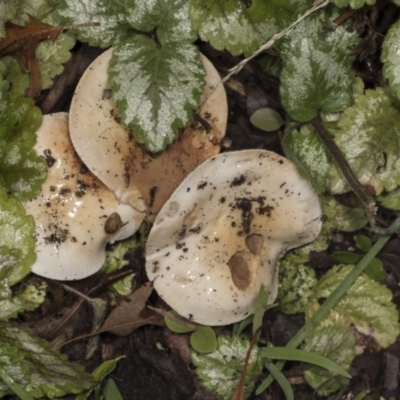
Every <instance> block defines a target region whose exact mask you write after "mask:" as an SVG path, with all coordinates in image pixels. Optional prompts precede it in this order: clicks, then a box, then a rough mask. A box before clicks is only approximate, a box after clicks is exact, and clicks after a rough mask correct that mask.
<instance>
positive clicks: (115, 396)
mask: <svg viewBox="0 0 400 400" xmlns="http://www.w3.org/2000/svg"><path fill="white" fill-rule="evenodd" d="M103 396H104V399H105V400H123V399H122V396H121V393H120V391H119V390H118V387H117V385H116V384H115V382H114V379H111V378H110V379H108V380H107V383H106V384H105V386H104V389H103Z"/></svg>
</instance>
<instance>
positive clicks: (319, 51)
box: [281, 37, 354, 122]
mask: <svg viewBox="0 0 400 400" xmlns="http://www.w3.org/2000/svg"><path fill="white" fill-rule="evenodd" d="M282 56H283V61H284V64H283V70H282V74H281V96H282V103H283V105H284V107H285V109H286V111H287V112H288V113H289V114H290V116H291V117H292V118H294V119H295V120H297V121H301V122H307V121H310V120H311V119H313V118H314V117H315V116H316V115H317V114H318V112H320V111H323V112H338V111H342V110H343V109H345V108H346V107H348V106H349V105H350V104H351V103H352V101H353V97H352V85H353V80H354V74H353V71H352V69H351V65H350V63H349V58H348V56H347V54H346V53H345V52H343V51H342V50H340V49H337V48H336V47H332V46H331V45H328V44H325V43H324V42H323V41H321V40H317V39H314V38H311V37H305V38H303V39H301V40H296V41H295V42H294V43H293V45H291V46H290V51H285V52H284V53H283V54H282Z"/></svg>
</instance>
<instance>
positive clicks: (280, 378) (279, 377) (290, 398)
mask: <svg viewBox="0 0 400 400" xmlns="http://www.w3.org/2000/svg"><path fill="white" fill-rule="evenodd" d="M264 365H265V368H267V370H268V371H269V372H270V374H271V375H272V376H273V377H274V378H275V380H276V381H277V382H278V384H279V386H280V387H281V389H282V392H283V394H284V395H285V397H286V400H294V393H293V389H292V386H290V383H289V381H288V380H287V379H286V377H285V375H283V374H282V372H281V371H279V369H278V368H277V367H276V366H275V364H274V363H272V362H270V361H266V362H265V363H264Z"/></svg>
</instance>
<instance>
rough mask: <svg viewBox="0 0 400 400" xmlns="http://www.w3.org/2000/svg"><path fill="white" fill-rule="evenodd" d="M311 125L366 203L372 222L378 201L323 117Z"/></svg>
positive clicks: (315, 119) (356, 193)
mask: <svg viewBox="0 0 400 400" xmlns="http://www.w3.org/2000/svg"><path fill="white" fill-rule="evenodd" d="M311 125H312V126H313V128H314V129H315V132H316V133H317V135H318V137H319V138H320V139H321V141H322V142H323V143H324V145H325V147H326V148H327V150H328V151H329V153H330V154H331V156H332V157H333V159H334V160H335V162H336V164H337V166H338V167H339V169H340V171H341V172H342V174H343V176H344V178H345V179H346V182H347V183H348V184H349V186H350V188H351V190H352V191H353V192H354V194H355V195H356V196H357V197H358V198H359V199H360V200H361V202H362V203H363V204H364V206H365V208H366V210H367V214H368V217H369V219H370V221H371V222H373V221H374V214H375V208H376V203H375V201H374V200H373V198H372V197H371V196H370V195H369V194H368V193H367V191H366V190H365V189H364V187H363V186H362V185H361V183H360V182H359V180H358V179H357V177H356V176H355V174H354V172H353V170H352V169H351V166H350V165H349V163H348V162H347V160H346V158H345V157H344V155H343V153H342V152H341V151H340V149H339V147H338V146H337V144H336V143H335V142H334V140H333V139H332V137H331V136H330V135H329V133H328V132H327V131H326V129H325V126H324V124H323V122H322V120H321V117H320V116H319V115H317V116H316V117H315V118H314V119H313V120H311Z"/></svg>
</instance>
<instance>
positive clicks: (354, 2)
mask: <svg viewBox="0 0 400 400" xmlns="http://www.w3.org/2000/svg"><path fill="white" fill-rule="evenodd" d="M333 1H334V3H335V4H336V5H337V6H338V7H347V6H350V7H351V8H361V7H362V6H364V5H366V4H367V5H372V4H375V0H333Z"/></svg>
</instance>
